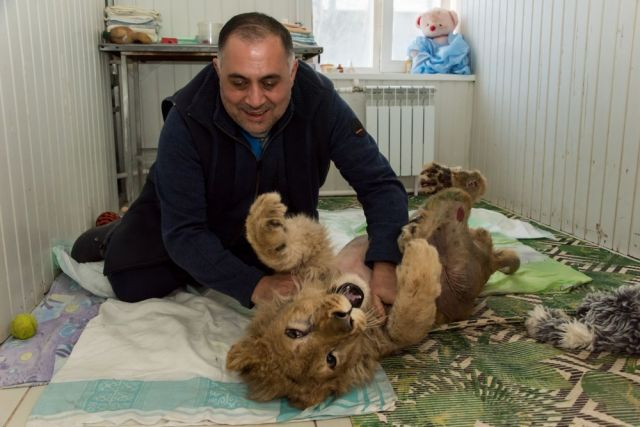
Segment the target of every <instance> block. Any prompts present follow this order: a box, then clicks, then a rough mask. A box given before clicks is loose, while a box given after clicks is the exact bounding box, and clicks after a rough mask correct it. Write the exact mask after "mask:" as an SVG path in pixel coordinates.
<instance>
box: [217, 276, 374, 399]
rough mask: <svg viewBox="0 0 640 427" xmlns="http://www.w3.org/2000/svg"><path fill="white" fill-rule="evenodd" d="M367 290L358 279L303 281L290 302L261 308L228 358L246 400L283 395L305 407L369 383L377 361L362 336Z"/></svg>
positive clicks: (280, 302) (365, 325)
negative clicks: (246, 392)
mask: <svg viewBox="0 0 640 427" xmlns="http://www.w3.org/2000/svg"><path fill="white" fill-rule="evenodd" d="M368 299H369V296H368V286H367V285H366V283H364V282H363V281H362V280H361V279H360V278H359V277H358V276H355V275H347V276H342V277H339V278H338V279H337V280H335V281H334V282H333V283H332V284H331V286H329V287H328V288H327V287H326V285H325V286H323V285H322V284H317V283H316V284H313V283H305V284H303V285H302V290H301V291H300V292H299V293H298V294H297V295H295V296H294V297H293V298H291V299H288V300H284V301H274V302H272V303H268V304H265V305H263V306H260V307H259V308H258V310H257V312H256V315H255V317H254V319H253V320H252V323H251V325H250V326H249V330H248V334H247V336H246V337H244V338H243V339H242V340H241V341H240V342H238V343H236V344H235V345H234V346H233V347H232V348H231V350H230V351H229V353H228V355H227V368H228V369H230V370H234V371H238V372H239V373H240V375H242V377H243V380H244V381H245V382H246V383H247V385H248V387H249V398H251V399H254V400H259V401H267V400H271V399H274V398H278V397H287V398H288V399H289V401H290V403H291V404H292V405H293V406H296V407H299V408H306V407H309V406H311V405H314V404H316V403H319V402H321V401H323V400H324V399H325V398H326V397H327V396H329V395H331V394H337V395H340V394H342V393H344V392H346V391H348V390H349V389H350V388H351V387H352V386H354V385H356V384H361V383H363V382H366V381H368V380H369V379H370V378H371V377H372V376H373V372H374V370H375V366H376V364H375V362H376V360H377V358H376V357H375V355H373V354H371V352H372V350H371V349H370V348H369V347H370V345H369V344H368V340H366V339H365V334H364V332H365V331H366V329H367V324H368V317H367V313H366V312H365V311H364V310H367V308H368Z"/></svg>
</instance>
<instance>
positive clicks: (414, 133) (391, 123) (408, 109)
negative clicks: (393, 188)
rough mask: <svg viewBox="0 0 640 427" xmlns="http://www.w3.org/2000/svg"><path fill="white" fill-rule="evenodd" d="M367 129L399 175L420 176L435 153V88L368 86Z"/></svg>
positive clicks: (366, 87)
mask: <svg viewBox="0 0 640 427" xmlns="http://www.w3.org/2000/svg"><path fill="white" fill-rule="evenodd" d="M363 89H364V92H365V96H366V116H365V121H366V128H367V131H368V132H369V134H371V136H373V138H374V139H375V140H376V141H377V142H378V146H379V147H380V152H381V153H382V154H383V155H384V156H385V157H386V158H387V159H388V160H389V163H391V167H392V168H393V170H394V171H395V173H396V174H397V175H398V176H416V175H419V174H420V172H421V171H422V166H423V165H424V164H425V163H427V162H431V161H433V159H434V156H435V115H436V111H435V108H436V107H435V88H434V87H432V86H365V87H364V88H363Z"/></svg>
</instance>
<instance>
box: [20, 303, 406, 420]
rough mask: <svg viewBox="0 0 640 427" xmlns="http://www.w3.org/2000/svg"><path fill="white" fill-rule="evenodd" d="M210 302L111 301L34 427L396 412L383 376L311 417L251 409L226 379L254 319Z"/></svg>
mask: <svg viewBox="0 0 640 427" xmlns="http://www.w3.org/2000/svg"><path fill="white" fill-rule="evenodd" d="M208 295H210V296H213V297H212V298H210V297H204V296H199V295H194V294H191V293H186V292H177V293H175V294H174V295H172V296H170V297H167V298H164V299H150V300H146V301H142V302H139V303H135V304H129V303H124V302H121V301H116V300H111V299H110V300H107V301H106V302H105V303H104V304H103V305H102V306H101V308H100V313H99V314H98V316H96V317H95V318H94V319H93V320H92V321H90V322H89V324H88V325H87V327H86V328H85V330H84V332H83V334H82V336H81V337H80V340H79V341H78V343H77V344H76V346H75V348H74V350H73V352H72V353H71V356H70V357H69V359H68V361H67V363H66V364H65V365H64V366H63V367H62V368H61V369H60V370H59V371H58V372H57V374H56V375H55V376H54V377H53V379H52V380H51V383H50V384H49V385H48V386H47V387H46V388H45V390H44V392H43V393H42V394H41V395H40V398H39V400H38V401H37V403H36V405H35V406H34V408H33V410H32V413H31V415H30V417H29V420H28V423H27V425H28V426H32V427H33V426H58V425H60V424H61V423H62V424H65V425H86V424H92V423H94V424H108V425H122V424H125V423H127V424H131V423H136V424H144V425H148V424H162V425H196V424H203V423H212V422H213V423H221V424H255V423H267V422H269V423H273V422H284V421H289V420H293V419H322V418H328V417H343V416H348V415H353V414H365V413H370V412H376V411H381V410H391V409H393V408H394V404H395V400H396V397H395V393H394V392H393V389H392V387H391V384H390V383H389V381H388V379H387V378H386V375H385V374H384V372H383V371H382V369H381V368H380V367H379V368H378V372H377V375H376V378H375V380H374V381H373V382H372V383H371V384H369V385H367V386H366V387H362V388H357V389H354V390H352V391H351V392H349V393H347V394H346V395H344V396H341V397H340V398H335V399H328V400H327V401H325V402H323V403H321V404H319V405H317V406H314V407H312V408H308V409H306V410H305V411H300V410H297V409H295V408H292V407H290V406H289V405H288V404H287V402H286V401H284V400H274V401H271V402H265V403H258V402H254V401H251V400H248V399H247V398H246V397H245V396H246V386H245V385H244V384H243V383H242V382H241V381H240V378H239V376H238V375H236V373H233V372H229V371H227V370H226V369H225V362H226V354H227V352H228V350H229V348H230V346H231V345H232V344H233V343H234V342H235V341H237V339H238V337H240V336H241V335H242V334H243V333H244V329H245V327H246V326H247V324H248V323H249V321H250V318H249V317H248V316H247V315H246V311H247V309H245V308H243V307H240V305H239V304H238V303H236V302H234V301H233V300H231V299H230V298H228V297H225V296H223V295H221V294H218V293H217V292H214V291H209V292H208Z"/></svg>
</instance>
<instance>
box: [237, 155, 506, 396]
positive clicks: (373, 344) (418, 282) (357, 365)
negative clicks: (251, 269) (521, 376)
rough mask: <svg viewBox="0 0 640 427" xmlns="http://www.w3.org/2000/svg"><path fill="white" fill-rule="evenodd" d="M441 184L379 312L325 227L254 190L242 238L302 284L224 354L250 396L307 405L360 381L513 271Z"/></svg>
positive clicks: (464, 205)
mask: <svg viewBox="0 0 640 427" xmlns="http://www.w3.org/2000/svg"><path fill="white" fill-rule="evenodd" d="M438 166H439V167H440V168H442V166H440V165H438ZM480 177H482V176H481V175H480ZM476 178H477V177H476V176H475V175H474V179H476ZM463 181H464V180H463ZM484 185H485V181H484V178H483V177H482V181H481V182H479V184H478V185H476V184H474V185H473V186H472V187H473V188H479V186H482V190H483V189H484ZM447 187H451V184H449V185H448V186H446V185H445V186H444V188H443V189H441V191H439V192H438V193H437V194H435V195H434V196H432V197H431V198H430V199H429V200H428V201H427V203H426V204H425V206H424V207H423V208H422V209H421V210H419V211H418V214H417V215H416V216H415V217H414V218H413V220H412V221H411V222H410V223H409V224H407V226H405V227H404V229H403V232H402V234H401V236H400V238H399V245H400V247H401V249H402V250H403V258H402V262H401V264H400V265H398V267H397V270H396V274H397V280H398V289H397V295H396V300H395V303H394V305H393V306H392V307H391V308H390V310H389V312H388V313H387V316H386V317H385V318H380V317H378V315H377V314H376V312H375V311H374V310H373V309H372V305H371V297H370V295H369V288H368V283H367V281H366V280H364V279H363V276H365V274H353V273H349V272H346V273H345V272H344V271H341V270H340V269H339V268H338V267H337V266H338V265H341V266H342V267H343V268H344V263H341V262H339V261H342V260H341V259H336V256H334V254H333V252H332V251H331V245H330V242H329V238H328V236H327V231H326V230H325V228H324V227H323V226H322V225H320V224H318V223H317V222H316V221H314V220H312V219H310V218H307V217H304V216H300V215H299V216H294V217H286V216H285V213H286V206H284V204H282V203H281V200H280V196H279V195H278V194H277V193H268V194H263V195H261V196H260V197H258V199H257V200H256V201H255V203H254V204H253V206H252V207H251V210H250V212H249V216H248V217H247V223H246V227H247V238H248V240H249V242H250V243H251V245H252V247H253V248H254V250H255V251H256V254H257V255H258V257H259V258H260V259H261V261H262V262H264V263H265V264H266V265H268V266H269V267H271V268H273V269H274V270H275V271H277V272H291V273H292V274H293V275H294V276H295V277H296V278H297V279H298V280H299V281H300V283H301V290H300V292H299V293H297V294H296V295H294V296H292V297H288V298H277V299H275V300H274V301H272V302H268V303H262V304H261V305H260V306H259V307H258V308H257V311H256V314H255V317H254V318H253V320H252V322H251V324H250V325H249V328H248V330H247V332H246V334H245V336H244V337H243V338H242V339H240V340H239V341H238V342H237V343H236V344H235V345H233V346H232V348H231V349H230V351H229V353H228V355H227V368H228V369H230V370H232V371H237V372H239V373H240V375H241V377H242V378H243V380H244V381H245V382H246V383H247V385H248V392H249V398H251V399H254V400H258V401H267V400H271V399H275V398H279V397H286V398H288V399H289V401H290V403H291V404H292V405H293V406H296V407H299V408H306V407H309V406H312V405H314V404H317V403H319V402H321V401H323V400H324V399H325V398H326V397H328V396H329V395H332V394H333V395H341V394H343V393H345V392H346V391H348V390H349V389H351V388H352V387H354V386H357V385H362V384H365V383H367V382H369V381H371V379H372V378H373V376H374V373H375V369H376V367H377V362H378V360H379V359H380V358H382V357H383V356H385V355H387V354H389V353H391V352H394V351H397V350H399V349H401V348H403V347H406V346H409V345H412V344H416V343H418V342H420V341H421V340H422V339H423V338H424V337H425V336H426V334H427V333H428V332H429V330H430V329H431V328H432V327H433V325H434V324H435V323H436V317H437V320H438V321H439V322H444V321H449V320H453V319H458V318H460V317H461V316H467V315H468V314H469V311H470V307H472V305H473V301H474V300H475V298H476V297H477V295H478V294H479V292H480V291H481V289H482V286H483V285H484V283H485V282H486V280H487V279H488V275H490V273H493V271H495V270H496V269H498V268H507V269H508V270H513V269H514V268H517V266H516V265H515V264H514V259H513V257H514V256H515V254H506V255H507V256H506V257H505V256H502V258H501V256H500V255H499V254H498V253H494V252H493V249H492V246H491V238H490V237H489V235H488V233H487V232H486V231H484V230H470V229H469V228H468V227H467V219H468V215H469V210H470V208H471V197H470V196H469V195H468V194H467V192H465V191H462V190H460V189H457V188H447ZM359 239H360V240H358V239H356V241H354V242H353V243H351V244H349V245H347V246H346V247H345V250H354V248H356V249H357V248H358V247H359V246H362V247H364V248H365V249H366V241H365V242H363V240H362V239H363V237H361V238H359ZM364 239H366V237H364ZM363 243H364V244H363ZM338 258H340V254H338ZM503 258H504V259H503ZM505 259H506V261H505ZM515 260H517V257H515ZM356 270H357V269H356ZM345 284H352V285H357V287H359V288H360V289H361V290H362V293H363V299H362V305H361V306H360V307H359V308H358V307H356V306H354V305H352V303H351V301H350V300H349V298H348V297H347V296H346V294H345V295H343V294H342V293H340V292H342V290H341V286H342V285H345ZM441 292H442V295H441ZM439 297H440V298H439ZM356 305H357V304H356ZM460 307H461V308H460Z"/></svg>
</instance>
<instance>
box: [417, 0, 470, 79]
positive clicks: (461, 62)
mask: <svg viewBox="0 0 640 427" xmlns="http://www.w3.org/2000/svg"><path fill="white" fill-rule="evenodd" d="M457 26H458V15H457V14H456V13H455V12H454V11H453V10H447V9H443V8H440V7H435V8H433V9H431V10H429V11H427V12H424V13H423V14H421V15H420V16H418V19H417V20H416V27H418V28H419V29H420V30H421V31H422V34H424V35H422V36H418V37H417V38H416V39H415V40H414V41H413V43H411V45H409V49H408V51H407V54H408V56H409V58H411V59H412V65H411V72H412V73H413V74H440V73H442V74H471V69H470V68H469V45H468V44H467V42H465V41H464V39H463V38H462V35H461V34H458V33H455V34H454V32H453V30H454V29H455V28H456V27H457Z"/></svg>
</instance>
